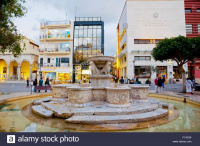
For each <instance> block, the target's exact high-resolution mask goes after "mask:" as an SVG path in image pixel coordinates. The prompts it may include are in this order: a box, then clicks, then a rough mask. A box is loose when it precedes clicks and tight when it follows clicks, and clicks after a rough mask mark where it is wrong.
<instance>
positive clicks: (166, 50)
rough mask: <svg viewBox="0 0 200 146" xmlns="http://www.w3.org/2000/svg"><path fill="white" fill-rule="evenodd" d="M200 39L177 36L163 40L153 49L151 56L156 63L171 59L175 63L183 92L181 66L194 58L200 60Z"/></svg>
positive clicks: (183, 75) (183, 76)
mask: <svg viewBox="0 0 200 146" xmlns="http://www.w3.org/2000/svg"><path fill="white" fill-rule="evenodd" d="M199 47H200V37H197V38H187V37H185V36H178V37H172V38H165V39H164V40H162V41H160V42H159V43H158V44H157V45H156V47H155V48H153V51H152V56H153V58H154V59H155V60H156V61H162V62H163V61H167V60H169V59H172V60H174V61H176V63H177V65H178V66H179V68H180V71H181V73H182V79H183V92H185V91H186V89H185V85H184V84H185V73H186V72H185V70H184V69H183V65H184V64H186V63H187V62H188V61H193V60H194V58H200V48H199Z"/></svg>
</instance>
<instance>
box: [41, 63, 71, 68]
mask: <svg viewBox="0 0 200 146" xmlns="http://www.w3.org/2000/svg"><path fill="white" fill-rule="evenodd" d="M69 66H70V64H69V63H44V64H43V65H41V67H69Z"/></svg>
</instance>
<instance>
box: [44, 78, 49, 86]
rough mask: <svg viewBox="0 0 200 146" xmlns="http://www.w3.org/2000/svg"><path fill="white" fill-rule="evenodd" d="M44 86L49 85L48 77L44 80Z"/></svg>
mask: <svg viewBox="0 0 200 146" xmlns="http://www.w3.org/2000/svg"><path fill="white" fill-rule="evenodd" d="M45 86H50V81H49V78H47V79H46V81H45Z"/></svg>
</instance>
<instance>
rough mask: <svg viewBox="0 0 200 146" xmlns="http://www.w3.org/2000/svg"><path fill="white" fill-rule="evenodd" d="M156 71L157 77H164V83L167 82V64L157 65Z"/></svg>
mask: <svg viewBox="0 0 200 146" xmlns="http://www.w3.org/2000/svg"><path fill="white" fill-rule="evenodd" d="M157 68H158V72H157V77H164V78H165V84H167V66H157Z"/></svg>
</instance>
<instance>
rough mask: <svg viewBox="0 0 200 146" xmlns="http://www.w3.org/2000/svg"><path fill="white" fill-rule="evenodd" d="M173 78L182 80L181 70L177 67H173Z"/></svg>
mask: <svg viewBox="0 0 200 146" xmlns="http://www.w3.org/2000/svg"><path fill="white" fill-rule="evenodd" d="M173 78H174V79H182V74H181V70H180V68H179V67H178V66H174V67H173Z"/></svg>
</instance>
